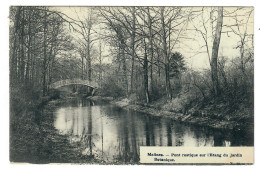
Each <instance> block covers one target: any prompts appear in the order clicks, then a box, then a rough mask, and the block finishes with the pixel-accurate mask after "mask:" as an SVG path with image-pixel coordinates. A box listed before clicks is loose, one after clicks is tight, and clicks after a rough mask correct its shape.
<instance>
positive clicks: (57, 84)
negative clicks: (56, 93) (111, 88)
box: [49, 79, 99, 89]
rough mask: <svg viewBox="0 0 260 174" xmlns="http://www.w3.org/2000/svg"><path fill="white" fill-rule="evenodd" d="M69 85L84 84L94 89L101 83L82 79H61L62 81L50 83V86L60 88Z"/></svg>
mask: <svg viewBox="0 0 260 174" xmlns="http://www.w3.org/2000/svg"><path fill="white" fill-rule="evenodd" d="M68 85H84V86H88V87H91V88H93V89H96V88H99V85H98V84H97V83H96V82H93V81H89V80H82V79H67V80H60V81H57V82H54V83H52V84H50V85H49V88H50V89H58V88H60V87H62V86H68Z"/></svg>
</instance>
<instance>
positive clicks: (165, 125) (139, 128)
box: [54, 100, 250, 163]
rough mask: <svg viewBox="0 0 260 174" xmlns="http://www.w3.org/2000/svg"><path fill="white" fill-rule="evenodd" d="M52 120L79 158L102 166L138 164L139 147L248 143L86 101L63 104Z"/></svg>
mask: <svg viewBox="0 0 260 174" xmlns="http://www.w3.org/2000/svg"><path fill="white" fill-rule="evenodd" d="M75 103H76V104H75ZM54 116H55V124H54V126H55V128H56V129H57V130H58V133H60V134H63V135H67V137H68V139H70V142H71V143H72V144H76V145H77V147H78V149H81V150H82V155H83V156H84V155H85V156H88V157H91V158H98V159H101V160H104V161H106V162H124V163H136V162H139V147H140V146H191V147H194V146H232V145H238V144H240V145H241V144H242V145H245V144H246V143H248V142H250V141H248V142H246V141H241V139H239V137H240V136H243V137H246V136H245V135H246V134H245V133H232V132H230V133H227V132H226V131H223V132H222V131H217V130H212V129H209V128H206V127H196V126H191V125H185V124H180V123H178V122H176V121H173V120H171V119H168V118H159V117H152V116H149V115H147V114H143V113H138V112H134V111H130V110H122V109H120V108H118V107H115V106H113V105H109V104H108V105H95V104H94V103H92V102H91V101H87V100H81V101H76V102H72V103H71V105H69V104H68V103H67V104H66V105H65V106H61V107H59V108H57V110H56V112H54ZM244 139H246V138H244Z"/></svg>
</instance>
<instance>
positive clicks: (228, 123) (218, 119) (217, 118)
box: [88, 96, 253, 130]
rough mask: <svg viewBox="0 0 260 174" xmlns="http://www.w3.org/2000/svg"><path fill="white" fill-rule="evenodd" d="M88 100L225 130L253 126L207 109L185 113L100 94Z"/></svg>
mask: <svg viewBox="0 0 260 174" xmlns="http://www.w3.org/2000/svg"><path fill="white" fill-rule="evenodd" d="M88 99H90V100H92V99H93V100H95V101H97V100H100V101H107V102H110V103H111V104H114V105H116V106H118V107H120V108H123V109H130V110H134V111H137V112H141V113H146V114H149V115H152V116H156V117H169V118H172V119H173V120H176V121H179V122H183V123H188V124H194V125H199V126H208V127H211V128H215V129H227V130H233V129H237V130H240V129H244V127H246V128H247V127H250V126H251V127H253V124H252V123H250V122H247V121H246V122H245V120H243V119H241V120H234V119H233V120H232V119H230V117H231V116H230V115H226V116H222V115H221V114H214V113H208V112H207V111H200V110H194V109H193V110H191V111H186V113H182V112H175V111H169V110H165V109H160V108H163V106H162V104H161V106H158V103H157V104H141V103H134V102H132V101H130V100H129V99H127V98H124V99H122V98H121V99H112V98H109V97H104V98H103V97H101V96H94V97H88ZM159 105H160V104H159Z"/></svg>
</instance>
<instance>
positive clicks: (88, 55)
mask: <svg viewBox="0 0 260 174" xmlns="http://www.w3.org/2000/svg"><path fill="white" fill-rule="evenodd" d="M90 30H91V27H90V26H89V27H88V35H87V36H88V42H87V52H88V53H87V65H88V80H89V81H91V58H90Z"/></svg>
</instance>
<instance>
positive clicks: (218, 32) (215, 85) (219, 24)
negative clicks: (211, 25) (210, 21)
mask: <svg viewBox="0 0 260 174" xmlns="http://www.w3.org/2000/svg"><path fill="white" fill-rule="evenodd" d="M222 24H223V7H218V19H217V25H216V32H215V36H214V41H213V48H212V58H211V77H212V83H213V90H214V94H215V95H216V96H218V95H219V93H220V89H219V83H218V69H217V67H218V49H219V43H220V38H221V31H222Z"/></svg>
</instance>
